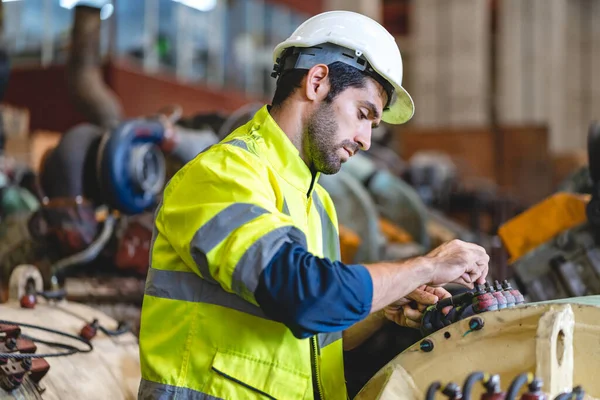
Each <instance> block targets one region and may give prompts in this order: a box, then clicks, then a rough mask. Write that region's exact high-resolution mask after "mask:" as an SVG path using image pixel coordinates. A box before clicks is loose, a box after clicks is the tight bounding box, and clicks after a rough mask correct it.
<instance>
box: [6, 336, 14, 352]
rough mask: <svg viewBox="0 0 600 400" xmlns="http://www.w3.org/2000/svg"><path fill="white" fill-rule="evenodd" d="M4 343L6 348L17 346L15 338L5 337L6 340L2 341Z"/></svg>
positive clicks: (11, 348) (12, 348)
mask: <svg viewBox="0 0 600 400" xmlns="http://www.w3.org/2000/svg"><path fill="white" fill-rule="evenodd" d="M4 345H5V346H6V348H7V349H9V350H14V349H15V348H16V347H17V341H16V339H15V338H8V339H6V342H4Z"/></svg>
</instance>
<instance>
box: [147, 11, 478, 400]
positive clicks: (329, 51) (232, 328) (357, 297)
mask: <svg viewBox="0 0 600 400" xmlns="http://www.w3.org/2000/svg"><path fill="white" fill-rule="evenodd" d="M274 59H275V60H276V66H275V72H274V74H273V75H274V76H275V77H277V78H278V84H277V90H276V93H275V95H274V98H273V102H272V104H271V106H265V107H263V108H262V109H261V110H259V111H258V112H257V113H256V115H255V116H254V117H253V119H252V120H251V121H250V122H248V123H247V124H246V125H244V126H242V127H240V128H238V129H237V130H235V131H234V132H233V133H231V134H230V135H229V136H228V137H227V138H225V139H224V140H223V141H222V142H221V143H220V144H217V145H215V146H213V147H212V148H210V149H209V150H208V151H205V152H204V153H202V154H200V155H198V156H197V157H196V158H195V159H194V160H193V161H191V162H190V163H188V164H187V165H185V166H184V167H183V168H182V169H181V170H180V171H179V172H178V173H177V174H176V175H175V176H174V177H173V178H172V180H171V181H170V182H169V184H168V185H167V187H166V188H165V191H164V197H163V200H162V204H161V205H160V207H159V208H158V210H157V214H156V229H155V235H154V236H155V238H154V243H153V247H152V250H151V256H152V265H151V269H150V271H149V275H148V280H147V284H146V293H145V297H144V304H143V310H142V321H141V332H140V352H141V366H142V377H143V379H142V382H141V386H140V391H139V396H140V398H143V399H171V398H173V399H174V398H177V399H264V398H270V399H272V398H278V399H279V398H282V399H313V398H315V399H345V398H346V388H345V382H344V371H343V359H342V352H343V347H342V343H344V347H346V348H352V347H355V346H357V345H358V344H360V343H361V342H362V341H364V340H365V339H366V338H368V337H369V336H370V335H371V334H372V333H373V332H374V331H375V330H376V329H377V328H378V327H379V326H380V321H381V320H382V317H381V316H380V315H381V313H382V310H384V308H385V307H387V306H389V305H392V306H391V307H389V308H387V311H386V314H387V315H388V317H389V318H390V319H392V320H395V321H396V322H399V323H401V324H404V325H408V326H418V321H419V318H420V316H421V315H420V312H419V311H418V310H413V309H411V308H410V307H407V306H406V305H405V304H406V303H407V302H408V299H409V298H411V299H416V300H417V301H419V302H420V303H422V304H431V303H435V302H436V301H437V300H438V298H439V297H443V296H447V292H445V291H444V290H443V289H441V288H439V286H440V285H443V284H446V283H448V282H459V283H462V284H463V285H465V286H468V287H472V286H473V283H474V282H475V281H479V282H483V280H484V278H485V276H486V274H487V269H488V266H487V264H488V260H489V257H488V256H487V255H486V253H485V251H484V250H483V249H482V248H481V247H479V246H476V245H473V244H469V243H463V242H459V241H453V242H450V243H447V244H445V245H443V246H441V247H440V248H438V249H435V250H434V251H432V252H431V253H430V254H427V255H426V256H424V257H419V258H416V259H411V260H408V261H404V262H397V263H379V264H372V265H345V264H343V263H341V262H340V261H339V238H338V230H337V218H336V214H335V209H334V206H333V204H332V201H331V199H330V197H329V196H328V194H327V193H326V192H325V190H324V189H323V188H322V187H321V186H320V185H319V184H318V179H319V175H320V174H321V173H325V174H334V173H336V172H337V171H339V169H340V167H341V164H342V163H343V162H345V161H346V160H348V158H350V157H351V156H352V155H353V154H355V153H356V152H357V151H359V150H368V148H369V145H370V137H371V129H372V127H373V126H376V125H377V124H379V123H380V121H381V120H383V121H387V122H389V123H404V122H406V121H408V120H409V119H410V118H411V117H412V115H413V112H414V108H413V103H412V100H411V98H410V96H409V95H408V93H406V92H405V91H404V89H403V88H402V86H401V81H402V60H401V57H400V52H399V50H398V47H397V45H396V43H395V41H394V39H393V37H392V36H391V35H390V34H389V33H388V32H387V31H386V30H385V29H384V28H383V27H382V26H381V25H379V24H378V23H376V22H375V21H373V20H371V19H369V18H367V17H365V16H362V15H360V14H355V13H351V12H344V11H336V12H328V13H323V14H320V15H317V16H315V17H313V18H311V19H309V20H308V21H306V22H305V23H303V24H302V25H301V26H300V27H299V28H298V29H297V30H296V31H295V32H294V33H293V34H292V36H291V37H290V38H289V39H288V40H287V41H285V42H283V43H281V44H280V45H278V46H277V47H276V49H275V56H274ZM402 305H405V306H404V307H401V306H402Z"/></svg>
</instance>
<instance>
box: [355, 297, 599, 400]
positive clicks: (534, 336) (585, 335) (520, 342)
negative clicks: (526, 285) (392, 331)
mask: <svg viewBox="0 0 600 400" xmlns="http://www.w3.org/2000/svg"><path fill="white" fill-rule="evenodd" d="M590 300H593V301H590ZM565 301H570V303H568V304H561V303H558V302H555V303H552V304H541V303H540V304H534V305H523V306H519V307H517V308H511V309H504V310H499V311H491V312H485V313H482V314H478V315H477V316H478V317H480V318H482V319H483V321H484V326H483V328H482V329H481V330H478V331H472V330H470V329H469V321H470V318H468V319H465V320H462V321H459V322H457V323H455V324H452V325H450V326H448V327H446V328H444V329H441V330H439V331H437V332H435V333H433V334H432V335H430V336H428V339H430V340H431V341H432V342H433V344H434V348H433V350H432V351H431V352H428V353H427V352H423V351H421V350H420V347H419V343H416V344H415V345H413V346H411V347H409V348H408V349H407V350H405V351H404V352H402V353H401V354H399V355H398V356H396V357H395V358H394V359H393V360H392V361H390V362H389V363H388V364H387V365H386V366H385V367H383V368H382V369H381V370H380V371H379V372H378V373H377V374H376V375H375V376H374V377H373V378H372V379H371V380H370V381H369V382H368V383H367V385H365V387H364V388H363V390H362V391H361V392H360V393H359V394H358V395H357V397H356V398H355V400H367V399H384V398H386V399H388V398H389V399H392V398H394V397H393V396H392V395H388V394H389V390H390V389H391V388H392V387H394V393H395V394H396V397H395V398H404V399H407V400H413V399H414V400H422V399H424V398H425V392H426V391H427V388H428V387H429V385H430V384H432V383H433V382H435V381H440V382H441V384H442V387H443V386H445V385H446V384H447V383H449V382H455V383H457V384H459V385H460V386H461V387H462V385H463V382H464V381H465V379H466V378H467V376H469V374H471V373H473V372H475V371H482V372H486V373H489V374H498V375H500V379H501V387H502V389H503V390H504V391H506V389H507V388H508V386H509V385H510V383H511V382H512V381H513V379H514V378H516V377H517V376H518V375H519V374H521V373H524V372H531V373H533V374H535V375H537V376H539V375H541V374H546V375H545V376H546V377H547V382H548V384H545V386H544V387H543V390H544V391H546V392H547V391H548V390H549V389H550V390H554V391H555V390H557V388H556V387H552V385H550V383H549V382H550V381H552V382H553V381H554V379H555V378H556V379H558V378H560V377H558V376H553V377H552V378H548V376H549V375H548V374H550V375H551V374H555V375H556V374H564V373H565V372H564V371H562V370H558V369H555V370H551V371H548V370H547V369H544V368H542V367H537V365H538V364H539V363H538V361H540V359H539V357H540V358H541V357H542V353H545V354H546V355H548V356H551V355H552V354H554V357H555V358H556V355H557V354H559V353H564V354H563V366H567V362H568V359H569V357H570V356H571V354H569V351H570V350H569V346H572V359H573V364H574V365H573V368H572V370H571V371H569V372H570V373H571V374H572V382H573V383H574V384H576V385H581V386H582V387H583V389H584V390H585V392H586V394H587V395H588V397H586V398H598V397H600V380H598V372H597V371H599V370H600V347H599V346H598V331H599V330H600V323H599V321H600V306H599V305H598V304H600V303H599V302H600V296H588V297H586V298H581V299H567V300H565ZM571 313H572V317H573V320H574V323H573V320H570V318H569V316H570V314H571ZM569 324H571V325H569ZM571 328H572V331H571V330H570V329H571ZM560 331H562V332H563V334H564V337H563V338H562V339H561V340H563V341H564V342H565V343H564V347H562V348H560V347H556V346H555V345H556V339H557V334H558V332H560ZM542 334H546V338H547V339H548V338H550V339H551V340H545V341H543V342H541V341H540V340H539V338H540V337H541V336H540V335H542ZM569 341H570V342H571V343H568V342H569ZM553 345H554V346H555V347H553V348H552V349H551V348H550V346H553ZM544 349H546V350H545V351H542V350H544ZM554 349H558V350H554ZM542 361H543V360H542ZM544 367H545V366H544ZM393 371H396V372H397V373H399V374H400V376H399V377H397V378H396V379H392V378H391V374H392V372H393ZM388 378H389V379H388ZM563 378H564V377H563ZM482 389H483V388H482V385H481V384H480V383H478V384H476V385H475V386H474V390H473V392H472V398H479V396H480V395H481V394H482V392H483V390H482ZM378 393H379V394H383V393H386V395H387V397H378ZM406 393H413V395H411V396H407V395H406ZM398 396H400V397H398ZM402 396H404V397H402ZM440 398H441V397H440ZM550 398H554V396H552V397H550Z"/></svg>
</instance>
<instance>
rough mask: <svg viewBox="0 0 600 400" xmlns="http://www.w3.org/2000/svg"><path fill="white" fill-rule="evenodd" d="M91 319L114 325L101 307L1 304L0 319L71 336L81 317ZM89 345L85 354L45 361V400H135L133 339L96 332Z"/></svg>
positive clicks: (136, 379)
mask: <svg viewBox="0 0 600 400" xmlns="http://www.w3.org/2000/svg"><path fill="white" fill-rule="evenodd" d="M94 318H97V319H98V320H99V322H100V324H102V325H104V326H106V327H107V328H108V329H115V328H116V326H117V324H116V322H115V321H114V320H113V319H111V318H109V317H107V316H106V315H105V314H103V313H101V312H100V311H97V310H94V309H92V308H90V307H87V306H85V305H81V304H77V303H69V302H61V303H60V304H59V305H50V304H38V306H37V307H36V308H35V309H33V310H29V309H22V308H20V307H19V305H18V304H16V303H12V302H10V303H5V304H0V319H3V320H10V321H14V322H21V323H29V324H35V325H41V326H44V327H47V328H53V329H56V330H60V331H64V332H66V333H70V334H73V335H78V333H79V331H80V330H81V328H82V327H83V326H84V325H85V323H86V321H91V320H92V319H94ZM22 332H23V333H25V334H28V335H31V336H33V337H36V338H39V339H46V340H52V341H56V342H59V343H63V342H64V343H67V344H72V345H74V346H79V347H80V348H82V349H83V348H85V345H83V344H81V343H77V342H76V341H74V340H70V339H68V338H63V337H61V336H57V335H54V334H50V333H46V332H43V331H39V330H35V329H30V328H22ZM92 344H93V346H94V350H93V351H92V352H90V353H85V354H74V355H70V356H66V357H52V358H47V359H46V361H47V362H48V363H49V364H50V370H49V371H48V374H47V375H46V376H45V377H44V378H43V379H42V381H41V384H42V386H44V387H46V391H45V392H44V393H43V398H44V399H45V400H70V399H73V400H80V399H86V400H93V399H98V400H100V399H111V400H120V399H123V400H129V399H132V400H133V399H137V389H138V386H139V382H140V366H139V356H138V344H137V338H136V337H135V336H133V335H132V334H125V335H122V336H119V337H115V338H111V337H107V336H105V335H104V334H103V333H102V332H98V335H97V336H96V337H95V338H94V339H92ZM37 346H38V349H37V353H38V354H40V353H41V352H57V350H55V349H49V348H48V347H47V346H45V345H42V344H37ZM3 396H6V393H4V394H3V393H2V391H1V390H0V398H2V399H4V398H6V397H3ZM8 398H11V397H8Z"/></svg>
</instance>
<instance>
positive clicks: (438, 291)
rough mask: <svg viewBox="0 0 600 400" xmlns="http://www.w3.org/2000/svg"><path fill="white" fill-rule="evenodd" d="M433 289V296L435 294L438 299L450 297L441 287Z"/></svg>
mask: <svg viewBox="0 0 600 400" xmlns="http://www.w3.org/2000/svg"><path fill="white" fill-rule="evenodd" d="M432 289H433V294H435V295H436V296H437V297H438V298H439V299H447V298H449V297H452V295H451V294H450V292H449V291H447V290H446V289H444V288H443V287H435V288H432Z"/></svg>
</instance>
